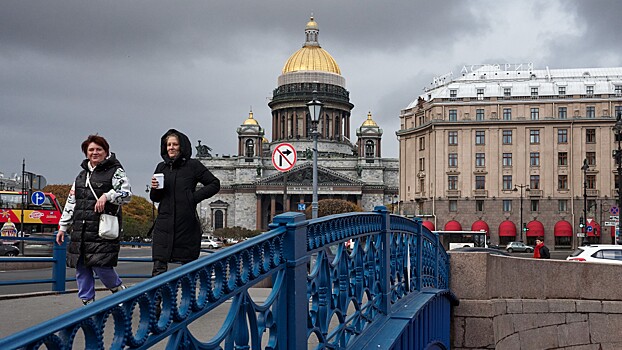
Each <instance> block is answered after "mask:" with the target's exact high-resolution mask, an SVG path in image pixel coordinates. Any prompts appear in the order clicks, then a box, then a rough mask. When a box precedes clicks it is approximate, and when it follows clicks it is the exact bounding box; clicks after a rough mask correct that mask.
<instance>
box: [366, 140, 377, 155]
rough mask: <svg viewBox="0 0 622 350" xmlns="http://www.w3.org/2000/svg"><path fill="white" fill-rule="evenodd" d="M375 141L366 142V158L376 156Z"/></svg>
mask: <svg viewBox="0 0 622 350" xmlns="http://www.w3.org/2000/svg"><path fill="white" fill-rule="evenodd" d="M374 154H375V152H374V141H372V140H367V142H365V158H374Z"/></svg>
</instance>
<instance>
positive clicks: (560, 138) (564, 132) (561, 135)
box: [557, 129, 568, 143]
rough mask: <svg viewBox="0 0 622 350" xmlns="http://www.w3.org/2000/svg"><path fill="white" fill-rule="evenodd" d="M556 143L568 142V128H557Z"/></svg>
mask: <svg viewBox="0 0 622 350" xmlns="http://www.w3.org/2000/svg"><path fill="white" fill-rule="evenodd" d="M557 143H568V129H558V130H557Z"/></svg>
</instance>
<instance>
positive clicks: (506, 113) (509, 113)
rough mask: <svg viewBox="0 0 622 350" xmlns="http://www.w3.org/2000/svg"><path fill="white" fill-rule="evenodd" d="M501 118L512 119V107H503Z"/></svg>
mask: <svg viewBox="0 0 622 350" xmlns="http://www.w3.org/2000/svg"><path fill="white" fill-rule="evenodd" d="M503 120H512V108H504V109H503Z"/></svg>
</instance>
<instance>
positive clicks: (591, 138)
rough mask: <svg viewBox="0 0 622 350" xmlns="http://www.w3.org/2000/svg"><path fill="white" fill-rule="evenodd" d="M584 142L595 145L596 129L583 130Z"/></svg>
mask: <svg viewBox="0 0 622 350" xmlns="http://www.w3.org/2000/svg"><path fill="white" fill-rule="evenodd" d="M585 142H587V143H596V129H586V130H585Z"/></svg>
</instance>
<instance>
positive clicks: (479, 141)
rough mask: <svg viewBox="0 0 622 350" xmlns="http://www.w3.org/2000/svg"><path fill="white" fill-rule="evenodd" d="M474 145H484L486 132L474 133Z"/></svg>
mask: <svg viewBox="0 0 622 350" xmlns="http://www.w3.org/2000/svg"><path fill="white" fill-rule="evenodd" d="M475 144H476V145H485V144H486V132H485V131H482V130H478V131H475Z"/></svg>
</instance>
